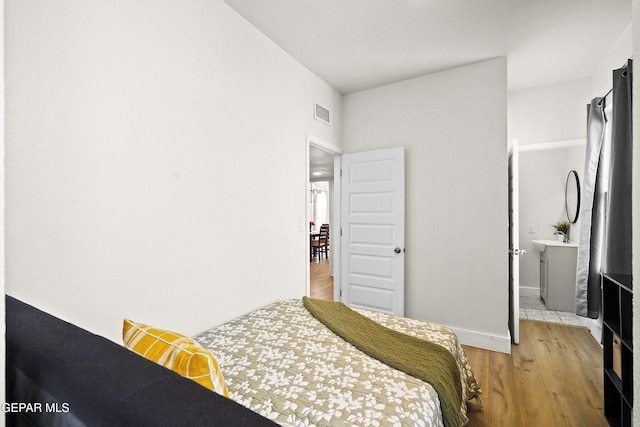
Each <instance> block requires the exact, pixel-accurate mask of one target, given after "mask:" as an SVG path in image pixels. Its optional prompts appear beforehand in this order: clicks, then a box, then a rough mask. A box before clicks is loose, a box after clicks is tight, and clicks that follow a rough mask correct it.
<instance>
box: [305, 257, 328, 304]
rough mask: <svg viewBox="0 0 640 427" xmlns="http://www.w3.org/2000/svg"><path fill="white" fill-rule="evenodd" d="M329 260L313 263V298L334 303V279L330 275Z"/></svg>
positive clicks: (310, 273)
mask: <svg viewBox="0 0 640 427" xmlns="http://www.w3.org/2000/svg"><path fill="white" fill-rule="evenodd" d="M329 271H330V269H329V260H326V259H324V258H321V259H320V260H318V259H314V260H312V261H311V265H310V268H309V275H310V279H311V280H310V288H311V295H310V296H311V298H318V299H326V300H329V301H333V277H331V275H330V274H329Z"/></svg>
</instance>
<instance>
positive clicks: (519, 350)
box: [310, 260, 608, 427]
mask: <svg viewBox="0 0 640 427" xmlns="http://www.w3.org/2000/svg"><path fill="white" fill-rule="evenodd" d="M310 271H311V296H312V297H314V298H321V299H329V300H332V299H333V279H332V278H331V276H329V262H328V261H324V260H323V261H321V262H318V261H317V260H315V261H312V262H311V268H310ZM520 337H521V342H520V344H518V345H512V347H511V352H512V354H504V353H498V352H494V351H488V350H483V349H479V348H475V347H470V346H463V347H464V349H465V352H466V353H467V356H468V358H469V361H470V363H471V367H472V368H473V372H474V373H475V375H476V377H477V379H478V382H479V383H480V386H481V387H482V391H483V394H482V404H483V410H482V411H477V410H475V411H474V410H471V411H469V424H467V426H468V427H480V426H482V427H484V426H491V427H494V426H505V427H516V426H521V427H540V426H542V427H555V426H576V427H578V426H585V427H587V426H588V427H597V426H607V425H608V424H607V422H606V420H605V419H604V415H603V406H604V402H603V394H602V392H603V374H602V349H601V347H600V345H598V343H597V342H596V341H595V340H594V339H593V337H592V336H591V334H590V333H589V331H588V329H587V328H584V327H579V326H571V325H562V324H557V323H547V322H539V321H534V320H525V319H520Z"/></svg>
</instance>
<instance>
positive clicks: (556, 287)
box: [531, 240, 578, 313]
mask: <svg viewBox="0 0 640 427" xmlns="http://www.w3.org/2000/svg"><path fill="white" fill-rule="evenodd" d="M531 243H533V247H534V248H536V249H537V250H538V251H539V252H540V298H542V300H543V301H544V305H545V307H547V309H549V310H556V311H565V312H571V313H575V310H576V263H577V259H578V244H577V243H574V242H570V243H563V242H560V241H556V240H532V241H531Z"/></svg>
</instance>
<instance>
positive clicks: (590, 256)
mask: <svg viewBox="0 0 640 427" xmlns="http://www.w3.org/2000/svg"><path fill="white" fill-rule="evenodd" d="M604 108H605V98H594V99H593V100H592V101H591V104H589V105H588V106H587V149H586V156H585V163H584V174H583V190H582V194H583V196H582V197H583V202H582V204H581V208H580V218H581V222H580V240H579V242H580V244H579V246H578V264H577V271H576V314H578V315H579V316H583V317H591V318H594V319H595V318H597V317H598V311H599V306H600V264H601V260H602V258H601V252H602V251H601V249H602V231H603V227H602V225H603V221H602V219H603V218H604V193H603V192H602V181H603V177H602V174H603V169H604V168H603V167H602V166H603V163H604V162H603V161H602V157H603V155H604V153H603V150H602V146H603V144H604V131H605V129H604V127H605V124H606V117H605V114H604Z"/></svg>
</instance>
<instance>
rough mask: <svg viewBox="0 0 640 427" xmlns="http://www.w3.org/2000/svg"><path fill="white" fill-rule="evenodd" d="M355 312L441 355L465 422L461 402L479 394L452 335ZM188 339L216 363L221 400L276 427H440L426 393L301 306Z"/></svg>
mask: <svg viewBox="0 0 640 427" xmlns="http://www.w3.org/2000/svg"><path fill="white" fill-rule="evenodd" d="M356 311H358V312H359V313H361V314H363V315H365V316H367V317H369V318H370V319H372V320H374V321H376V322H378V323H380V324H382V325H384V326H386V327H388V328H391V329H395V330H397V331H400V332H403V333H406V334H409V335H413V336H416V337H418V338H422V339H426V340H429V341H432V342H436V343H438V344H440V345H441V346H443V347H445V348H446V349H448V350H449V351H450V352H451V353H452V354H453V356H454V357H455V359H456V361H457V364H458V367H459V370H460V374H461V378H460V381H461V384H462V394H463V395H462V406H461V408H460V411H461V419H462V420H463V422H464V421H466V419H467V418H466V402H467V401H468V400H470V399H472V398H474V397H476V396H478V395H479V394H480V387H479V385H478V383H477V381H476V378H475V377H474V375H473V372H472V370H471V366H470V364H469V361H468V360H467V357H466V355H465V353H464V350H463V348H462V346H461V345H460V343H459V341H458V339H457V337H456V335H455V334H454V333H453V332H451V331H450V330H448V329H447V328H445V327H442V326H439V325H434V324H431V323H426V322H421V321H417V320H412V319H407V318H404V317H398V316H394V315H389V314H385V313H379V312H374V311H367V310H356ZM194 339H195V340H196V341H197V342H199V343H200V344H201V345H202V346H203V347H205V348H208V349H209V350H210V351H211V352H212V353H213V354H214V355H215V356H216V358H217V359H218V362H219V364H220V367H221V370H222V373H223V375H224V378H225V381H226V384H227V388H228V389H229V397H230V398H231V399H233V400H235V401H237V402H239V403H241V404H243V405H244V406H246V407H248V408H250V409H252V410H254V411H255V412H257V413H259V414H261V415H263V416H265V417H267V418H269V419H271V420H273V421H275V422H277V423H278V424H281V425H285V426H301V425H302V426H306V425H318V426H342V425H344V426H347V425H349V426H351V425H362V426H391V425H394V426H395V425H397V426H401V425H406V426H443V425H444V424H443V420H442V415H441V409H440V401H439V398H438V395H437V393H436V392H435V390H434V389H433V387H432V386H431V385H429V384H428V383H426V382H424V381H422V380H419V379H417V378H414V377H412V376H410V375H408V374H405V373H404V372H402V371H399V370H396V369H394V368H391V367H389V366H387V365H385V364H384V363H382V362H380V361H378V360H376V359H374V358H372V357H369V356H367V355H366V354H364V353H363V352H361V351H360V350H358V349H356V348H355V347H353V346H352V345H351V344H349V343H347V342H346V341H344V340H343V339H342V338H340V337H338V336H336V335H335V334H334V333H333V332H331V331H330V330H329V329H328V328H327V327H326V326H324V325H323V324H322V323H320V322H319V321H318V320H317V319H316V318H314V317H313V316H312V315H311V314H310V313H309V312H308V311H307V309H306V308H305V307H304V306H303V303H302V301H301V300H287V301H281V302H277V303H274V304H271V305H269V306H267V307H264V308H262V309H259V310H256V311H254V312H252V313H249V314H247V315H245V316H242V317H240V318H238V319H236V320H233V321H231V322H229V323H225V324H223V325H220V326H217V327H215V328H212V329H210V330H208V331H206V332H204V333H202V334H200V335H198V336H196V337H194ZM425 363H428V361H425Z"/></svg>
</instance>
